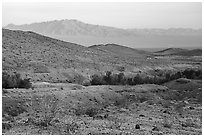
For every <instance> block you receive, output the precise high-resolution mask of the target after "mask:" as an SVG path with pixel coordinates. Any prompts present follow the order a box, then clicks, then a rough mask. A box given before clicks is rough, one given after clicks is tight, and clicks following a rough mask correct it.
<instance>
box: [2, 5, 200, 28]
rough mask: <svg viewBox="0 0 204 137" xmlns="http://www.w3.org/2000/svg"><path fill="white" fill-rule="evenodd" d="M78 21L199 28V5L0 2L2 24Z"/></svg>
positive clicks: (133, 26) (112, 24)
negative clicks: (0, 3)
mask: <svg viewBox="0 0 204 137" xmlns="http://www.w3.org/2000/svg"><path fill="white" fill-rule="evenodd" d="M61 19H77V20H79V21H82V22H85V23H89V24H95V25H104V26H112V27H117V28H124V29H127V28H165V29H167V28H194V29H200V28H202V3H201V2H195V3H192V2H191V3H188V2H171V3H167V2H165V3H158V2H153V3H149V2H148V3H147V2H146V3H138V2H133V3H126V2H115V3H114V2H113V3H111V2H108V3H102V2H97V3H93V2H92V3H91V2H89V3H87V2H86V3H82V2H80V3H79V2H78V3H70V2H69V3H65V2H64V3H63V2H49V3H48V2H47V3H43V2H38V3H30V2H29V3H25V2H24V3H19V2H18V3H13V2H12V3H10V2H9V3H5V2H3V3H2V25H3V26H5V25H7V24H10V23H12V24H15V25H21V24H30V23H35V22H43V21H51V20H61Z"/></svg>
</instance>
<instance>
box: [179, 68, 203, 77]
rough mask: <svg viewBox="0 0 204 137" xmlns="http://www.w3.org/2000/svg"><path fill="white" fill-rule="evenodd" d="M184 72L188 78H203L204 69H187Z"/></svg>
mask: <svg viewBox="0 0 204 137" xmlns="http://www.w3.org/2000/svg"><path fill="white" fill-rule="evenodd" d="M182 74H183V75H184V76H185V77H186V78H188V79H202V70H201V69H197V70H196V69H186V70H184V71H183V72H182Z"/></svg>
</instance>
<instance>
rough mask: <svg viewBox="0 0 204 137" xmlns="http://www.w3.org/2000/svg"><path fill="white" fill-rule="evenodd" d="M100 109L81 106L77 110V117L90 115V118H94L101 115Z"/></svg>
mask: <svg viewBox="0 0 204 137" xmlns="http://www.w3.org/2000/svg"><path fill="white" fill-rule="evenodd" d="M99 110H100V108H98V107H97V106H88V107H87V106H84V107H83V106H81V107H78V108H76V109H75V114H76V115H77V116H80V115H88V116H90V117H94V116H95V115H97V114H98V113H99Z"/></svg>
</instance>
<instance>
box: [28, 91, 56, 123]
mask: <svg viewBox="0 0 204 137" xmlns="http://www.w3.org/2000/svg"><path fill="white" fill-rule="evenodd" d="M27 112H29V115H30V119H31V120H30V121H31V122H32V123H33V124H35V125H37V126H40V127H47V126H48V125H51V122H52V120H53V119H54V117H55V116H56V114H57V113H58V99H57V98H56V97H55V95H43V96H38V95H33V96H32V98H31V102H30V106H28V108H27Z"/></svg>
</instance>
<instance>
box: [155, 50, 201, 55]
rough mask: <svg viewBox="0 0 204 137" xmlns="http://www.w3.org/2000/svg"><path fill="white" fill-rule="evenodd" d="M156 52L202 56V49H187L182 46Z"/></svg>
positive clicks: (159, 53)
mask: <svg viewBox="0 0 204 137" xmlns="http://www.w3.org/2000/svg"><path fill="white" fill-rule="evenodd" d="M154 53H155V54H156V55H177V56H202V49H193V50H187V49H180V48H168V49H164V50H161V51H157V52H154Z"/></svg>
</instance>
